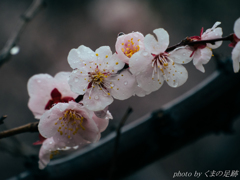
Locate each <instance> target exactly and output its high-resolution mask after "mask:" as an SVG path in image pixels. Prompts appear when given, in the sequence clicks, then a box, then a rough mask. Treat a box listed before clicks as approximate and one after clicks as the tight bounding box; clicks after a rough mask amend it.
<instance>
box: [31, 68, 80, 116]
mask: <svg viewBox="0 0 240 180" xmlns="http://www.w3.org/2000/svg"><path fill="white" fill-rule="evenodd" d="M70 74H71V73H70V72H59V73H57V74H56V75H55V77H52V76H50V75H49V74H37V75H34V76H32V77H31V78H30V79H29V81H28V84H27V89H28V94H29V96H30V98H29V102H28V107H29V109H30V110H31V111H32V112H33V114H34V116H35V118H36V119H40V117H41V116H42V115H43V113H44V112H46V110H48V109H50V108H51V107H52V106H53V105H54V104H56V103H58V102H68V101H70V100H74V99H75V98H76V97H77V94H76V93H74V92H72V91H71V89H70V87H69V85H68V78H69V76H70Z"/></svg>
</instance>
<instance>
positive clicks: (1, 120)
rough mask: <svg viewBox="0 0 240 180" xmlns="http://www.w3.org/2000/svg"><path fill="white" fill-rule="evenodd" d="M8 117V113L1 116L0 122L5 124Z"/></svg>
mask: <svg viewBox="0 0 240 180" xmlns="http://www.w3.org/2000/svg"><path fill="white" fill-rule="evenodd" d="M6 118H7V115H3V116H2V117H0V124H3V123H4V122H3V121H4V119H6Z"/></svg>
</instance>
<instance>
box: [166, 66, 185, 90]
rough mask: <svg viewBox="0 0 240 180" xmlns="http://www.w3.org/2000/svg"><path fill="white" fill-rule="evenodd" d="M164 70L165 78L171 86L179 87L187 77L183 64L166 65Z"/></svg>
mask: <svg viewBox="0 0 240 180" xmlns="http://www.w3.org/2000/svg"><path fill="white" fill-rule="evenodd" d="M165 71H166V75H165V76H164V77H165V80H166V82H167V83H168V85H169V86H171V87H179V86H181V85H183V84H184V83H185V82H186V81H187V79H188V72H187V70H186V68H185V67H184V66H183V65H180V64H174V65H171V66H168V67H167V68H166V70H165ZM165 71H164V72H165Z"/></svg>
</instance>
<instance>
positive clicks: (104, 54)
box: [95, 46, 112, 71]
mask: <svg viewBox="0 0 240 180" xmlns="http://www.w3.org/2000/svg"><path fill="white" fill-rule="evenodd" d="M95 52H96V56H97V64H98V69H100V71H103V69H107V67H108V64H106V63H107V62H108V61H110V60H111V57H112V51H111V49H110V47H109V46H101V47H100V48H98V49H97V50H96V51H95Z"/></svg>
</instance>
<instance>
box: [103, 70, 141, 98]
mask: <svg viewBox="0 0 240 180" xmlns="http://www.w3.org/2000/svg"><path fill="white" fill-rule="evenodd" d="M107 80H108V83H109V84H110V83H111V84H110V87H109V88H108V90H109V92H110V94H111V95H112V96H113V97H114V98H115V99H119V100H124V99H127V98H129V97H131V96H132V95H133V94H134V90H135V86H137V84H136V80H135V77H134V76H132V75H131V73H130V72H129V71H128V70H124V71H122V72H121V73H120V74H118V75H117V76H114V77H110V78H108V79H107Z"/></svg>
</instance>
